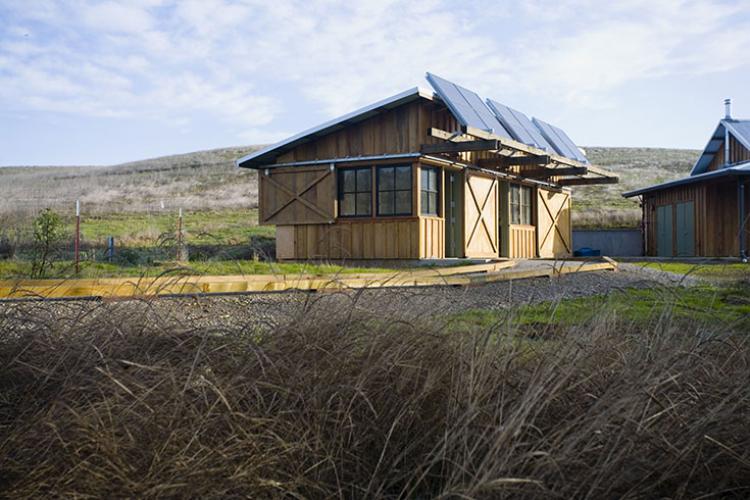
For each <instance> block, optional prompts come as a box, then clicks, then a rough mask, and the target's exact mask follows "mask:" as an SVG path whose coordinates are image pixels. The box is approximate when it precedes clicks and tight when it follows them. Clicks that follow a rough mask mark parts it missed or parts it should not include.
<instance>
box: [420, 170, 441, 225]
mask: <svg viewBox="0 0 750 500" xmlns="http://www.w3.org/2000/svg"><path fill="white" fill-rule="evenodd" d="M423 172H428V180H429V173H434V174H435V189H429V187H428V188H425V186H424V182H422V181H423V180H424V179H423V176H422V173H423ZM419 176H420V177H419V215H425V216H427V217H440V216H441V213H440V191H441V190H440V177H441V176H440V168H438V167H425V166H420V167H419ZM422 193H428V196H427V199H428V200H429V194H430V193H434V194H435V211H434V212H427V211H425V207H424V204H423V203H422Z"/></svg>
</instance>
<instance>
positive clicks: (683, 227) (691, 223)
mask: <svg viewBox="0 0 750 500" xmlns="http://www.w3.org/2000/svg"><path fill="white" fill-rule="evenodd" d="M676 208H677V210H676V211H677V220H676V221H675V222H676V226H677V227H676V228H675V229H676V230H677V256H678V257H693V256H694V255H695V206H694V204H693V202H692V201H686V202H684V203H678V204H677V205H676Z"/></svg>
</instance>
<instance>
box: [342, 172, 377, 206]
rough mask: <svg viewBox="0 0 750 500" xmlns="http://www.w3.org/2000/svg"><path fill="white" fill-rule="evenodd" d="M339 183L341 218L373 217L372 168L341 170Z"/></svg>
mask: <svg viewBox="0 0 750 500" xmlns="http://www.w3.org/2000/svg"><path fill="white" fill-rule="evenodd" d="M338 183H339V215H340V216H341V217H367V216H369V215H372V170H371V169H370V167H365V168H347V169H341V170H339V176H338Z"/></svg>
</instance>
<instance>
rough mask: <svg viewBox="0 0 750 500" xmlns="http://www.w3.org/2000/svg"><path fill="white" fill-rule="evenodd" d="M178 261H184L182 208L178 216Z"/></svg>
mask: <svg viewBox="0 0 750 500" xmlns="http://www.w3.org/2000/svg"><path fill="white" fill-rule="evenodd" d="M177 260H178V261H180V260H182V208H180V209H179V211H178V215H177Z"/></svg>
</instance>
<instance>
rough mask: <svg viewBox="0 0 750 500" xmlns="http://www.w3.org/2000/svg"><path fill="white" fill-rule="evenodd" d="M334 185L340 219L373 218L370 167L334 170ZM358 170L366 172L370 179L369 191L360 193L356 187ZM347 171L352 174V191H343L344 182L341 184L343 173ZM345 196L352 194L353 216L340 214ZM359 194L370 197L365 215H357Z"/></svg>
mask: <svg viewBox="0 0 750 500" xmlns="http://www.w3.org/2000/svg"><path fill="white" fill-rule="evenodd" d="M336 170H337V172H336V184H337V189H336V191H337V193H336V202H337V205H338V207H337V208H338V210H337V212H338V216H339V217H341V218H346V219H356V218H360V219H361V218H371V217H372V216H373V214H372V199H373V193H372V189H373V186H372V166H371V165H368V166H366V167H345V168H337V169H336ZM359 170H367V171H368V177H369V179H370V181H369V182H370V189H369V190H362V191H360V190H359V189H358V188H359V186H358V185H357V171H359ZM347 171H353V172H354V191H344V182H343V176H344V172H347ZM346 194H353V195H354V214H344V213H342V209H341V206H342V204H343V199H344V195H346ZM360 194H369V195H370V203H369V204H368V211H367V213H366V214H358V213H357V196H358V195H360Z"/></svg>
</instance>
